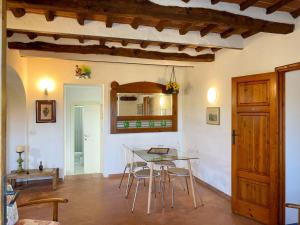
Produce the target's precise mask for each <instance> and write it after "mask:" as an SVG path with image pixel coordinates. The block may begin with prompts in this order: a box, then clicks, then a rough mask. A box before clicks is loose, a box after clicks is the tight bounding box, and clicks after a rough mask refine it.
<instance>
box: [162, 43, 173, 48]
mask: <svg viewBox="0 0 300 225" xmlns="http://www.w3.org/2000/svg"><path fill="white" fill-rule="evenodd" d="M171 45H172V44H171V43H161V44H160V48H161V49H167V48H169V47H171Z"/></svg>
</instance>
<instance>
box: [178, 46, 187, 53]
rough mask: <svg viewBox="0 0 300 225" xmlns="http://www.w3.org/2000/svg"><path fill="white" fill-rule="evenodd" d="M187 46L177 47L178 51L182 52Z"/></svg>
mask: <svg viewBox="0 0 300 225" xmlns="http://www.w3.org/2000/svg"><path fill="white" fill-rule="evenodd" d="M188 47H189V46H188V45H178V51H180V52H182V51H183V50H185V49H187V48H188Z"/></svg>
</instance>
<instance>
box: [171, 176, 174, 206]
mask: <svg viewBox="0 0 300 225" xmlns="http://www.w3.org/2000/svg"><path fill="white" fill-rule="evenodd" d="M171 185H172V204H171V207H172V208H174V179H173V180H172V182H171Z"/></svg>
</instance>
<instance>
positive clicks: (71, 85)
mask: <svg viewBox="0 0 300 225" xmlns="http://www.w3.org/2000/svg"><path fill="white" fill-rule="evenodd" d="M66 87H97V88H100V89H101V94H102V97H101V99H100V100H101V102H100V110H101V118H100V119H101V126H100V132H101V138H100V151H101V152H100V157H101V158H100V173H103V172H104V116H105V115H104V113H105V111H104V107H105V101H104V98H105V96H104V95H105V85H104V84H78V83H64V84H63V105H64V114H63V121H64V173H63V174H64V176H67V175H69V174H67V167H66V164H67V163H66V158H67V144H66V140H67V123H68V122H67V120H68V118H67V107H68V106H67V101H66ZM81 103H82V102H81ZM86 103H88V101H87V102H86ZM78 104H79V102H78ZM72 108H73V104H72V105H71V109H70V111H72ZM69 119H71V117H70V118H69ZM69 122H70V121H69ZM70 124H71V123H70Z"/></svg>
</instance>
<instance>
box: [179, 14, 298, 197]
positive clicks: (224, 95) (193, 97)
mask: <svg viewBox="0 0 300 225" xmlns="http://www.w3.org/2000/svg"><path fill="white" fill-rule="evenodd" d="M299 40H300V20H299V19H298V20H297V24H296V30H295V32H294V33H292V34H289V35H272V34H258V35H255V36H253V37H251V38H248V39H246V43H245V46H246V48H245V49H244V50H242V51H237V50H221V51H220V52H219V53H218V54H217V57H216V61H215V62H213V63H208V64H205V63H200V64H199V65H198V66H197V67H195V68H194V69H189V71H188V72H187V73H188V76H186V80H185V94H184V99H183V102H184V106H183V109H184V118H183V125H184V127H183V134H184V139H183V143H184V148H185V149H188V151H190V152H194V153H195V154H197V155H198V156H199V158H200V159H199V160H197V161H195V162H194V165H193V166H194V170H195V172H196V175H197V176H198V177H200V178H201V179H203V180H204V181H206V182H208V183H209V184H211V185H213V186H214V187H216V188H218V189H219V190H221V191H223V192H225V193H227V194H231V78H232V77H233V76H243V75H248V74H255V73H263V72H270V71H274V68H275V67H277V66H281V65H286V64H290V63H295V62H299V61H300V51H299V49H300V42H299ZM211 86H215V87H216V88H217V90H218V99H217V102H216V103H215V104H214V105H215V106H220V107H221V125H220V126H213V125H207V124H206V121H205V113H206V112H205V110H206V107H207V106H210V105H209V104H208V102H207V100H206V94H207V90H208V89H209V88H210V87H211Z"/></svg>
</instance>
